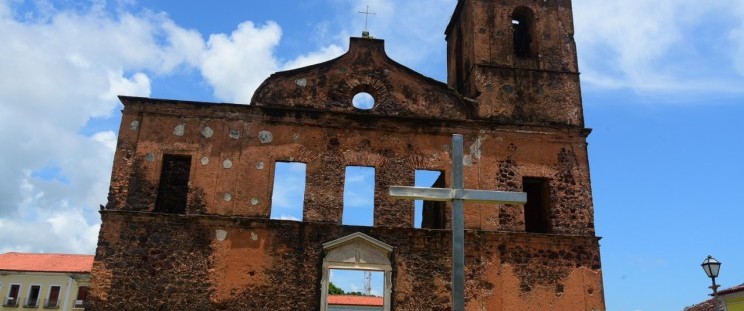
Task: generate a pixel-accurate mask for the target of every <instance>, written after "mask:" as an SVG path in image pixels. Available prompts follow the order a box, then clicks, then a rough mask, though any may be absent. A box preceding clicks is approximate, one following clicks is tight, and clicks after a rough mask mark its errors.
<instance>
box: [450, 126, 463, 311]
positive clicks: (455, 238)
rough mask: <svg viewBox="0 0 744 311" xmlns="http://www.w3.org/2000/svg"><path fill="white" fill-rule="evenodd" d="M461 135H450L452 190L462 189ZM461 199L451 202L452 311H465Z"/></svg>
mask: <svg viewBox="0 0 744 311" xmlns="http://www.w3.org/2000/svg"><path fill="white" fill-rule="evenodd" d="M462 152H463V139H462V135H459V134H455V135H452V189H453V190H454V191H459V190H462V189H464V188H465V187H464V186H465V183H464V181H463V170H462ZM463 205H464V204H463V200H462V199H457V198H456V199H454V200H452V311H465V251H464V247H465V212H464V208H463Z"/></svg>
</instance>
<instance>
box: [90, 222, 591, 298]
mask: <svg viewBox="0 0 744 311" xmlns="http://www.w3.org/2000/svg"><path fill="white" fill-rule="evenodd" d="M102 216H103V219H104V225H103V227H102V229H101V234H100V235H101V238H100V240H99V247H98V250H97V253H96V263H95V266H94V272H93V279H92V283H91V287H92V295H93V297H92V299H91V304H90V305H89V306H88V307H87V310H317V309H318V308H319V304H320V290H319V288H320V286H319V284H320V274H321V266H322V259H323V256H324V254H323V251H322V249H323V248H322V244H323V243H325V242H328V241H331V240H334V239H337V238H340V237H343V236H346V235H348V234H351V233H354V232H362V233H365V234H368V235H370V236H372V237H374V238H376V239H379V240H381V241H384V242H385V243H388V244H390V245H391V246H393V247H394V250H393V254H392V260H393V269H394V272H393V297H392V302H393V309H395V310H449V309H448V308H449V299H450V296H449V290H448V288H449V285H448V282H449V276H450V273H451V270H450V258H451V257H450V256H451V242H450V241H451V236H450V233H449V231H447V230H416V229H400V228H379V227H377V228H376V227H349V226H339V225H334V224H320V223H307V222H305V223H301V222H285V221H277V220H266V219H246V218H240V219H238V218H234V217H224V216H186V215H163V214H151V213H142V212H128V211H104V212H102ZM465 238H466V279H467V284H466V296H467V309H468V310H482V309H485V310H593V309H601V306H602V305H601V304H602V292H601V289H602V286H601V274H600V272H599V271H600V261H599V254H598V251H597V250H598V244H597V242H598V239H597V238H594V237H566V236H558V235H550V236H548V235H537V234H517V233H506V232H487V231H468V232H467V233H466V237H465ZM517 304H518V305H519V306H520V307H519V308H513V306H515V305H517Z"/></svg>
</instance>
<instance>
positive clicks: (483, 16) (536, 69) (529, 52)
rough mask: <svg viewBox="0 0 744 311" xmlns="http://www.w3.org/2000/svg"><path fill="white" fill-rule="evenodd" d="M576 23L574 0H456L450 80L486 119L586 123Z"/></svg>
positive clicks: (450, 41) (449, 47) (451, 30)
mask: <svg viewBox="0 0 744 311" xmlns="http://www.w3.org/2000/svg"><path fill="white" fill-rule="evenodd" d="M573 28H574V27H573V11H572V6H571V1H570V0H459V1H458V3H457V7H456V8H455V12H454V14H453V15H452V19H451V20H450V23H449V25H448V26H447V30H446V31H445V34H446V39H447V56H448V61H447V67H448V84H449V86H450V87H452V88H453V89H455V90H457V91H458V92H459V93H460V94H462V95H463V96H465V97H468V98H471V99H474V100H476V101H477V106H478V108H477V115H478V117H479V118H482V119H487V120H493V121H496V122H502V123H508V124H524V125H569V126H576V127H583V126H584V117H583V109H582V104H581V90H580V85H579V72H578V64H577V57H576V43H575V42H574V29H573Z"/></svg>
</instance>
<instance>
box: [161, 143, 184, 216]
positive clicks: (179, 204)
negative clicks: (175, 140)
mask: <svg viewBox="0 0 744 311" xmlns="http://www.w3.org/2000/svg"><path fill="white" fill-rule="evenodd" d="M190 171H191V156H187V155H173V154H166V155H163V170H162V173H161V174H160V186H159V188H158V199H157V202H156V203H155V212H159V213H170V214H183V213H185V212H186V198H187V195H188V193H189V174H190Z"/></svg>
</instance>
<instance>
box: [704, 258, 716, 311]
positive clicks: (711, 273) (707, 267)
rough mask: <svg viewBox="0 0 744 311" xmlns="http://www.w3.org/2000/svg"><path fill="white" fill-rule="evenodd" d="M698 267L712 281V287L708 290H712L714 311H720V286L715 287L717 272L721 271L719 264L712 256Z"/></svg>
mask: <svg viewBox="0 0 744 311" xmlns="http://www.w3.org/2000/svg"><path fill="white" fill-rule="evenodd" d="M700 266H702V267H703V270H704V271H705V274H707V275H708V277H709V278H710V279H711V280H712V281H713V285H711V286H710V287H709V288H710V289H712V290H713V300H714V301H715V302H716V309H715V311H720V310H721V307H720V305H719V304H720V302H719V301H718V287H720V285H716V278H717V277H718V272H719V271H720V270H721V262H720V261H718V260H716V259H715V258H713V256H710V255H708V258H705V260H704V261H703V263H702V264H701V265H700Z"/></svg>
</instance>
